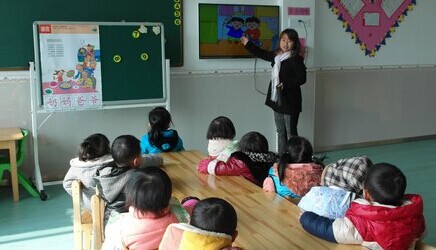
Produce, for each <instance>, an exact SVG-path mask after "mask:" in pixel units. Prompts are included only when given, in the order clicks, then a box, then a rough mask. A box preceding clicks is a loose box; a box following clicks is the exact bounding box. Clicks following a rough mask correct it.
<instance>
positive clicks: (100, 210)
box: [71, 180, 105, 250]
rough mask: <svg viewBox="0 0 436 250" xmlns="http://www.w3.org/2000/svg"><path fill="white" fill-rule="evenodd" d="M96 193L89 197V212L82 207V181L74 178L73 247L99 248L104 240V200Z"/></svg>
mask: <svg viewBox="0 0 436 250" xmlns="http://www.w3.org/2000/svg"><path fill="white" fill-rule="evenodd" d="M96 190H97V193H96V194H94V195H93V196H92V197H91V209H92V212H91V214H90V213H89V212H88V211H87V210H86V209H82V203H81V202H82V183H81V182H80V181H79V180H74V181H73V183H72V184H71V191H72V192H71V195H72V198H73V227H74V249H76V250H79V249H80V250H82V249H96V250H100V249H101V246H102V244H103V240H104V222H103V217H104V208H105V202H104V200H103V199H102V198H101V197H100V196H99V194H98V189H96Z"/></svg>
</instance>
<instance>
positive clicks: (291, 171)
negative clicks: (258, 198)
mask: <svg viewBox="0 0 436 250" xmlns="http://www.w3.org/2000/svg"><path fill="white" fill-rule="evenodd" d="M312 156H313V149H312V145H311V144H310V142H309V141H308V140H307V139H306V138H303V137H300V136H294V137H291V138H290V139H289V140H288V142H287V145H286V153H285V154H283V155H281V156H280V160H279V163H276V164H274V165H273V166H272V167H271V168H270V170H269V176H268V177H267V178H266V179H265V181H264V182H263V190H264V191H265V192H276V193H277V194H279V195H280V196H282V197H284V198H286V199H295V198H297V199H298V198H300V197H301V196H303V195H305V194H306V193H307V192H309V190H310V189H311V188H312V187H313V186H319V185H320V182H321V174H322V170H323V166H322V165H319V164H317V163H315V162H314V161H313V158H312Z"/></svg>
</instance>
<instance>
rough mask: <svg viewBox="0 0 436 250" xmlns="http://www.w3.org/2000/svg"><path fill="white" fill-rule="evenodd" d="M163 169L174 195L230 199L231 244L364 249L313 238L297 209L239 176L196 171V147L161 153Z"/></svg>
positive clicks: (200, 154)
mask: <svg viewBox="0 0 436 250" xmlns="http://www.w3.org/2000/svg"><path fill="white" fill-rule="evenodd" d="M161 156H162V157H163V158H164V167H163V168H164V169H165V171H166V172H167V173H168V175H169V176H170V177H171V180H172V183H173V195H174V196H176V197H177V198H178V199H179V200H181V199H183V198H184V197H186V196H197V197H198V198H200V199H202V198H207V197H220V198H223V199H226V200H227V201H229V202H230V203H231V204H232V205H233V206H234V207H235V209H236V213H237V215H238V227H237V230H238V233H239V234H238V237H237V238H236V241H235V243H234V246H239V247H242V248H244V249H316V250H318V249H338V250H342V249H343V250H345V249H351V250H353V249H365V248H363V247H361V246H357V245H340V244H334V243H330V242H327V241H324V240H321V239H319V238H316V237H314V236H312V235H310V234H309V233H307V232H306V231H304V229H303V228H302V227H301V225H300V223H299V220H298V218H299V215H300V209H299V208H298V207H297V206H296V205H294V204H292V203H291V202H289V201H288V200H285V199H283V198H282V197H280V196H278V195H276V194H273V193H265V192H263V190H262V189H261V188H260V187H258V186H256V185H254V184H253V183H251V182H249V181H247V180H246V179H244V178H243V177H240V176H211V175H205V174H200V173H198V172H197V169H196V166H197V163H198V162H199V161H200V160H201V159H204V158H206V156H205V155H203V154H202V153H201V152H199V151H184V152H180V153H164V154H161Z"/></svg>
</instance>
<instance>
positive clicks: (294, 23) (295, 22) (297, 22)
mask: <svg viewBox="0 0 436 250" xmlns="http://www.w3.org/2000/svg"><path fill="white" fill-rule="evenodd" d="M288 26H289V27H290V28H304V26H306V28H308V27H310V19H309V18H304V19H303V18H289V19H288Z"/></svg>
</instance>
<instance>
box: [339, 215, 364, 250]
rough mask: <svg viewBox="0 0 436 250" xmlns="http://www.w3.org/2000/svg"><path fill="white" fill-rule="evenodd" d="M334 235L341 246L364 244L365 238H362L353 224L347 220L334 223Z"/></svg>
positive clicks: (340, 219) (341, 219) (342, 219)
mask: <svg viewBox="0 0 436 250" xmlns="http://www.w3.org/2000/svg"><path fill="white" fill-rule="evenodd" d="M332 227H333V234H334V236H335V239H336V241H337V242H338V243H340V244H358V245H360V244H362V243H363V238H362V236H360V234H359V232H358V231H357V229H356V228H355V227H354V225H353V223H352V222H351V221H350V220H349V219H347V218H339V219H336V220H335V221H334V222H333V225H332Z"/></svg>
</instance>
